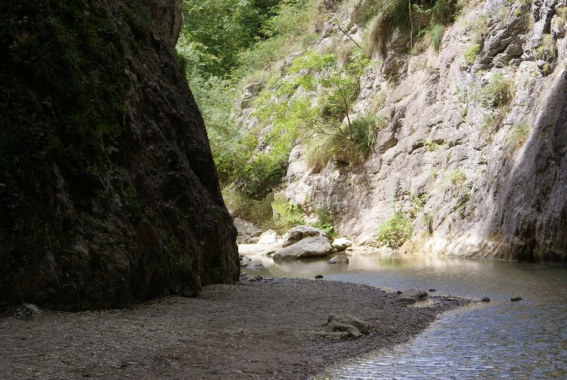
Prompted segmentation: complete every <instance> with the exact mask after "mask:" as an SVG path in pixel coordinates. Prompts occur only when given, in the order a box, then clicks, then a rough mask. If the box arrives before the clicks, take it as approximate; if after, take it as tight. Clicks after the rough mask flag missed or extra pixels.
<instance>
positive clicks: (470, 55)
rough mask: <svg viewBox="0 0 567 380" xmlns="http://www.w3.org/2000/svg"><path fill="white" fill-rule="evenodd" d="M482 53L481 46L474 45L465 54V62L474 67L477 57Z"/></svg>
mask: <svg viewBox="0 0 567 380" xmlns="http://www.w3.org/2000/svg"><path fill="white" fill-rule="evenodd" d="M478 53H480V45H479V44H474V45H472V46H471V47H470V48H468V49H466V50H465V52H464V57H465V62H466V63H467V65H472V64H473V63H474V62H475V61H476V56H477V55H478Z"/></svg>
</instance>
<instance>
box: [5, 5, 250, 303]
mask: <svg viewBox="0 0 567 380" xmlns="http://www.w3.org/2000/svg"><path fill="white" fill-rule="evenodd" d="M181 8H182V1H181V0H175V1H162V0H148V1H143V2H138V1H126V0H115V1H106V0H78V1H46V0H38V1H32V2H26V1H24V2H22V1H15V0H8V1H2V2H0V14H1V15H2V27H1V28H0V29H1V31H0V78H2V79H1V82H2V85H1V86H0V308H1V307H4V306H10V305H17V304H21V303H23V302H26V303H33V304H37V305H39V306H43V307H44V306H47V307H53V308H60V309H86V308H115V307H122V306H125V305H127V304H130V303H134V302H138V301H142V300H145V299H148V298H152V297H158V296H163V295H168V294H180V295H185V296H194V295H196V294H197V292H198V291H199V289H200V287H201V286H202V285H206V284H211V283H218V282H228V283H230V282H234V281H237V280H238V278H239V265H238V254H237V247H236V242H235V240H236V229H235V228H234V225H233V223H232V220H231V217H230V215H229V213H228V211H227V209H226V207H225V204H224V201H223V199H222V195H221V192H220V187H219V181H218V176H217V172H216V169H215V165H214V162H213V158H212V154H211V150H210V148H209V141H208V138H207V132H206V130H205V126H204V123H203V119H202V117H201V115H200V113H199V110H198V108H197V104H196V103H195V100H194V98H193V96H192V94H191V92H190V90H189V88H188V86H187V81H186V79H185V76H184V71H183V69H182V68H181V66H180V64H179V58H178V56H177V54H176V51H175V44H176V41H177V37H178V35H179V30H180V28H181V21H182V13H181Z"/></svg>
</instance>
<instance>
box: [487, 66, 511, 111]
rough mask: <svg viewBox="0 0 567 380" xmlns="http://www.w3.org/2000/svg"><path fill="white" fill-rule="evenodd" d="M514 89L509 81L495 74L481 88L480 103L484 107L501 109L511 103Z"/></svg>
mask: <svg viewBox="0 0 567 380" xmlns="http://www.w3.org/2000/svg"><path fill="white" fill-rule="evenodd" d="M515 91H516V87H515V85H514V82H513V81H512V80H510V79H507V78H504V76H503V75H502V74H501V73H496V74H494V75H493V76H492V78H490V81H489V82H488V85H486V87H484V88H483V91H482V95H481V101H482V103H483V104H484V105H485V106H493V107H501V106H505V105H507V104H508V103H510V102H511V101H512V99H513V98H514V93H515Z"/></svg>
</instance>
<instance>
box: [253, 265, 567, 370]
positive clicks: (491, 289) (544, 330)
mask: <svg viewBox="0 0 567 380" xmlns="http://www.w3.org/2000/svg"><path fill="white" fill-rule="evenodd" d="M256 259H257V260H259V261H262V263H263V264H264V265H265V266H266V267H267V269H266V270H265V271H266V272H268V271H269V273H270V274H271V275H272V276H281V277H304V278H313V277H314V276H315V275H317V274H322V275H323V276H324V278H325V279H330V280H340V281H348V282H355V283H363V284H367V285H372V286H378V287H382V288H390V289H396V290H404V289H408V288H417V289H426V290H427V289H431V288H435V289H437V291H438V293H440V294H453V295H461V296H469V297H483V296H489V297H490V298H491V299H492V300H493V302H491V303H490V304H488V305H484V306H481V307H474V308H465V309H461V310H458V311H454V312H450V313H447V314H446V315H444V316H443V318H441V319H440V320H439V321H437V322H436V323H435V324H434V325H433V326H432V327H431V328H430V329H428V330H427V331H426V332H424V333H423V334H421V335H420V336H418V337H417V338H416V339H415V340H414V341H413V342H411V343H409V344H405V345H401V346H398V347H395V348H394V349H391V350H388V351H382V352H378V353H375V354H373V355H369V356H367V357H364V358H360V359H358V360H356V361H353V362H351V363H348V364H346V365H344V366H341V367H337V368H333V369H331V370H330V371H329V372H328V373H326V374H322V375H320V376H318V377H317V379H393V378H397V379H423V378H435V379H463V378H464V379H469V378H483V379H485V378H486V379H488V378H509V379H539V378H567V364H566V363H567V269H566V268H565V267H561V266H550V265H544V264H525V263H512V262H502V261H493V260H485V259H482V260H476V259H459V258H444V257H436V256H410V257H404V256H390V257H380V256H368V255H355V256H352V257H349V259H350V264H349V265H328V264H327V263H326V260H315V261H308V262H286V263H282V264H274V263H273V261H272V260H271V259H269V258H255V260H256ZM512 297H522V301H520V302H510V299H511V298H512Z"/></svg>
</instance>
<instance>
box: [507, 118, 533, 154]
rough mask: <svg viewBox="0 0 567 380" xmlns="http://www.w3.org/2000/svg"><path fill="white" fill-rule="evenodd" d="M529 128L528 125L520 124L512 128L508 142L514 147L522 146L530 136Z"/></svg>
mask: <svg viewBox="0 0 567 380" xmlns="http://www.w3.org/2000/svg"><path fill="white" fill-rule="evenodd" d="M530 131H531V127H530V125H529V124H528V123H526V122H525V121H524V122H521V123H519V124H518V125H516V126H515V127H514V129H513V130H512V133H511V134H510V136H509V141H510V142H511V143H512V144H513V145H515V146H516V147H518V148H519V147H521V146H522V145H524V143H525V142H526V140H527V139H528V136H529V135H530Z"/></svg>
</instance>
